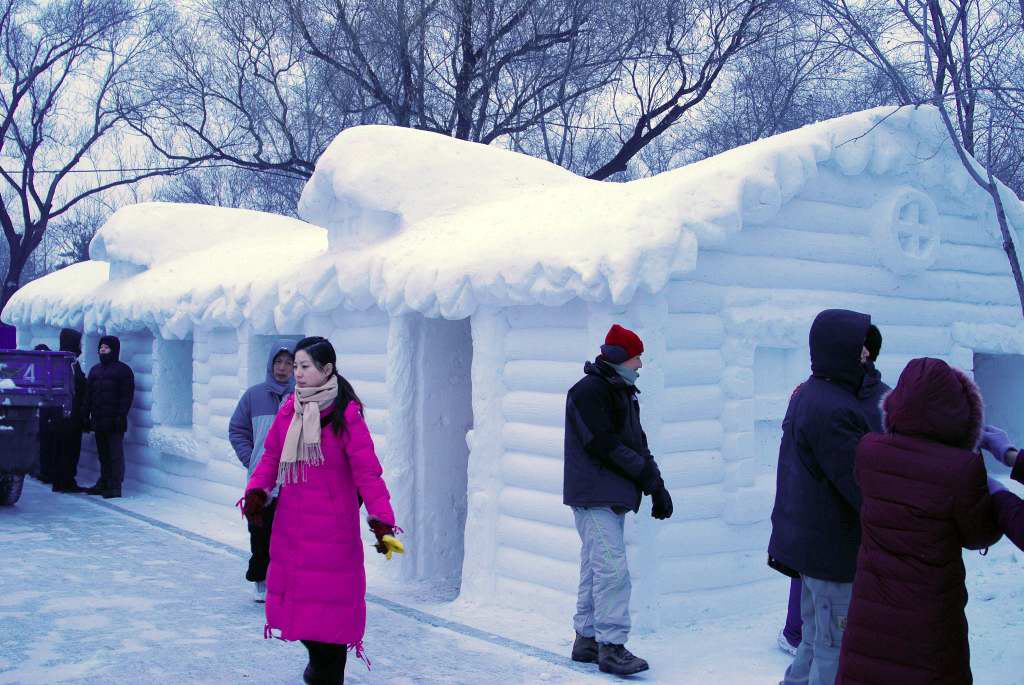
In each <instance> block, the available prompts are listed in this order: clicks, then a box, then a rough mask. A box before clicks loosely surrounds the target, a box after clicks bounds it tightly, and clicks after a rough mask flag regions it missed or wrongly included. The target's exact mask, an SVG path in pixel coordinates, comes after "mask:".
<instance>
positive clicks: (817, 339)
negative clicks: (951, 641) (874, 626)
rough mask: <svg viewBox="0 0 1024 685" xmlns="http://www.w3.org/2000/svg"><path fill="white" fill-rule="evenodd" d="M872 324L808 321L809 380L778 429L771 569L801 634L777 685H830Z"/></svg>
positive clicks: (848, 567)
mask: <svg viewBox="0 0 1024 685" xmlns="http://www.w3.org/2000/svg"><path fill="white" fill-rule="evenodd" d="M870 325H871V317H869V316H868V315H867V314H861V313H859V312H853V311H847V310H842V309H828V310H825V311H823V312H821V313H820V314H818V316H817V317H815V319H814V322H813V324H812V325H811V331H810V336H809V345H810V353H811V376H810V378H808V379H807V380H806V381H805V382H804V383H803V385H802V387H801V389H800V392H798V393H794V395H793V397H792V398H791V399H790V402H789V407H788V408H787V410H786V416H785V418H784V420H783V423H782V442H781V445H780V447H779V463H778V471H777V476H776V494H775V506H774V509H773V511H772V534H771V539H770V540H769V543H768V557H769V564H771V565H772V566H773V567H774V568H776V569H778V570H780V571H782V572H783V573H786V574H787V575H791V576H792V575H796V574H798V575H799V576H800V578H801V580H802V581H803V582H802V587H801V597H800V610H801V616H802V618H803V630H802V635H801V640H800V646H799V647H798V648H797V653H796V656H795V657H794V658H793V663H792V664H791V665H790V667H789V668H788V669H787V670H786V675H785V678H784V680H783V683H784V685H805V684H808V683H809V684H810V685H833V682H834V681H835V674H836V670H837V669H838V662H839V644H840V641H841V640H842V633H843V630H844V628H845V625H846V614H847V611H848V608H849V603H850V593H851V591H852V582H853V575H854V568H855V565H856V556H857V548H858V547H859V546H860V517H859V513H858V512H859V510H860V501H861V500H860V490H859V488H858V487H857V484H856V482H855V481H854V478H853V459H854V454H855V452H856V449H857V443H858V442H860V439H861V438H862V437H863V436H864V435H865V434H866V433H868V432H869V431H870V426H869V423H868V419H867V416H866V414H865V408H864V403H863V402H862V401H861V399H860V398H859V397H858V393H859V391H860V388H861V385H862V383H863V380H864V372H865V370H864V367H863V365H862V364H863V362H864V361H865V360H866V359H867V357H868V352H867V350H866V349H865V346H864V343H865V340H866V337H867V333H868V328H869V326H870Z"/></svg>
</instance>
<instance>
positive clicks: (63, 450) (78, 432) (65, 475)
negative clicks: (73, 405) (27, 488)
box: [53, 417, 82, 485]
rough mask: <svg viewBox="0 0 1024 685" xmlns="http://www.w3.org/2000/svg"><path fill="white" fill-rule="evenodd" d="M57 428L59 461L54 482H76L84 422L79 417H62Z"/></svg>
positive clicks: (63, 483)
mask: <svg viewBox="0 0 1024 685" xmlns="http://www.w3.org/2000/svg"><path fill="white" fill-rule="evenodd" d="M57 425H58V430H57V440H58V447H57V450H56V452H57V463H56V469H55V470H54V481H53V482H54V483H58V484H61V485H65V484H68V483H74V482H75V477H76V476H77V475H78V459H79V457H80V456H81V455H82V422H81V421H80V420H79V419H78V418H77V417H71V418H67V419H65V418H62V419H61V420H60V421H59V422H58V423H57Z"/></svg>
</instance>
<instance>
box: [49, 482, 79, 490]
mask: <svg viewBox="0 0 1024 685" xmlns="http://www.w3.org/2000/svg"><path fill="white" fill-rule="evenodd" d="M53 491H54V492H85V488H83V487H82V486H81V485H79V484H78V483H76V482H75V481H73V480H67V481H63V482H60V483H54V484H53Z"/></svg>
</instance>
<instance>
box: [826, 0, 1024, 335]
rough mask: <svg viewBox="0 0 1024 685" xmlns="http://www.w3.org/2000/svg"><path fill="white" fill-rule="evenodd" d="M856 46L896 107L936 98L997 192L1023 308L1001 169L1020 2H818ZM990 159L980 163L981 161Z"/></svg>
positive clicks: (996, 206)
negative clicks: (896, 96)
mask: <svg viewBox="0 0 1024 685" xmlns="http://www.w3.org/2000/svg"><path fill="white" fill-rule="evenodd" d="M820 2H821V7H822V9H823V10H824V12H825V13H826V14H827V16H829V17H830V18H831V19H832V20H833V22H834V24H833V25H834V26H835V27H836V29H835V30H836V31H837V33H841V34H842V35H843V36H845V37H846V38H848V39H849V44H850V46H851V49H852V50H854V51H856V53H857V54H858V55H860V56H861V57H862V58H863V59H864V60H865V61H867V62H868V63H870V64H872V65H873V66H875V67H876V68H877V69H878V70H879V72H880V73H882V74H884V75H885V76H886V77H887V78H888V80H889V81H890V83H891V84H892V85H893V88H894V89H895V90H896V92H897V93H898V94H899V96H900V104H903V105H913V106H916V105H920V104H925V103H927V104H931V105H933V106H935V107H936V108H937V109H938V112H939V115H940V117H941V119H942V122H943V125H944V126H945V129H946V133H947V134H948V137H949V139H950V141H951V143H952V145H953V148H954V150H955V151H956V154H957V156H958V157H959V159H960V161H961V163H962V164H963V167H964V169H966V171H967V173H968V174H969V175H970V177H971V179H972V180H973V181H974V182H975V183H976V184H977V185H978V187H980V188H981V189H982V190H984V191H985V192H986V193H987V194H988V196H989V197H990V198H991V201H992V207H993V210H994V214H995V218H996V221H997V223H998V225H999V229H1000V233H1001V235H1002V239H1003V250H1004V252H1005V253H1006V256H1007V259H1008V260H1009V263H1010V271H1011V273H1012V275H1013V279H1014V283H1015V284H1016V287H1017V295H1018V298H1019V299H1020V303H1021V312H1022V315H1024V277H1022V274H1021V266H1020V261H1019V259H1018V255H1017V251H1016V246H1015V242H1014V239H1013V235H1012V232H1011V230H1010V227H1009V223H1008V221H1007V218H1006V208H1005V206H1004V198H1003V195H1002V192H1001V186H1002V185H1003V184H1002V183H1001V182H1000V181H999V180H997V178H996V176H995V170H996V169H999V168H1002V169H1009V168H1014V167H1018V166H1020V164H1021V161H1020V160H1017V161H1016V163H1009V164H1008V163H1006V158H1007V153H1010V152H1013V151H1014V150H1015V149H1016V150H1019V149H1020V148H1019V146H1017V147H1016V148H1014V147H1013V146H1005V147H1004V146H1000V145H999V141H1000V140H1005V139H1007V138H1011V139H1012V138H1016V139H1019V132H1020V130H1021V129H1020V126H1019V123H1017V122H1019V121H1020V120H1021V118H1022V114H1024V109H1022V108H1021V101H1020V99H1019V96H1020V93H1021V92H1024V91H1022V90H1021V87H1022V86H1024V84H1022V83H1021V82H1020V81H1021V66H1022V56H1024V39H1022V36H1021V32H1020V28H1019V27H1020V26H1021V21H1022V16H1021V11H1022V9H1024V8H1021V7H1020V6H1019V5H1017V4H1015V3H1010V2H1001V1H1000V0H895V1H894V2H889V3H886V2H880V1H879V0H872V2H868V3H864V4H859V3H858V4H853V3H850V2H848V0H820ZM979 158H981V159H982V160H983V161H984V163H985V164H984V166H982V165H981V164H979V163H978V161H977V160H978V159H979Z"/></svg>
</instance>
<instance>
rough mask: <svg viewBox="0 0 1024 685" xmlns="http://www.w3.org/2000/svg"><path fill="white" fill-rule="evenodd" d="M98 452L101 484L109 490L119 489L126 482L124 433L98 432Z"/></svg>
mask: <svg viewBox="0 0 1024 685" xmlns="http://www.w3.org/2000/svg"><path fill="white" fill-rule="evenodd" d="M96 451H97V452H98V453H99V457H100V482H101V483H103V485H104V487H107V488H119V487H121V483H123V482H124V433H102V432H99V431H97V432H96Z"/></svg>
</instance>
